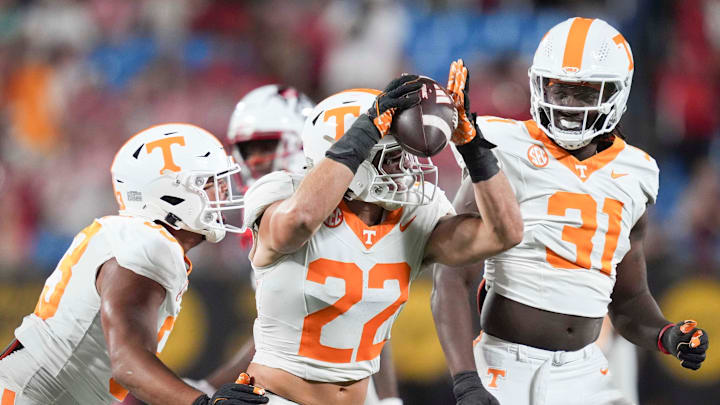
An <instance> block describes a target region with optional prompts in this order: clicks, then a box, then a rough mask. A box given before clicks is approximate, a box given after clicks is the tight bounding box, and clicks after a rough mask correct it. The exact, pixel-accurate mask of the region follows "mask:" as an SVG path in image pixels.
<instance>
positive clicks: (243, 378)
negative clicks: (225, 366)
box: [235, 373, 265, 395]
mask: <svg viewBox="0 0 720 405" xmlns="http://www.w3.org/2000/svg"><path fill="white" fill-rule="evenodd" d="M235 384H243V385H249V386H251V387H253V394H257V395H265V389H264V388H261V387H257V386H254V385H255V377H250V375H249V374H247V373H240V375H239V376H238V378H237V380H235Z"/></svg>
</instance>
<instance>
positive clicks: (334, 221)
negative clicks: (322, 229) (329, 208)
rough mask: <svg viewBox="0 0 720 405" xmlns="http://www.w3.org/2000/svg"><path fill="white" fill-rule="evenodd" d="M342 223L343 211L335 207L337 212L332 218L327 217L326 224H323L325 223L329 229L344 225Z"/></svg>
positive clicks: (333, 213)
mask: <svg viewBox="0 0 720 405" xmlns="http://www.w3.org/2000/svg"><path fill="white" fill-rule="evenodd" d="M342 221H343V213H342V210H341V209H340V207H335V211H333V212H332V214H330V216H329V217H327V219H325V222H323V223H324V224H325V226H327V227H328V228H335V227H337V226H338V225H340V224H342Z"/></svg>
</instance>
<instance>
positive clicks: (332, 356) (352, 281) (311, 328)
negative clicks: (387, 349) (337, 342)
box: [298, 259, 363, 363]
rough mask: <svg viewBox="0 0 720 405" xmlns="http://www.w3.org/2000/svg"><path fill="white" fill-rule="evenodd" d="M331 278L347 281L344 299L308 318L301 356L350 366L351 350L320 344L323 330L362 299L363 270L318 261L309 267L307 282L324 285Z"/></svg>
mask: <svg viewBox="0 0 720 405" xmlns="http://www.w3.org/2000/svg"><path fill="white" fill-rule="evenodd" d="M328 277H336V278H340V279H343V280H344V281H345V295H343V296H342V297H340V299H339V300H337V301H336V302H335V303H334V304H333V305H331V306H329V307H327V308H323V309H321V310H319V311H316V312H313V313H312V314H310V315H308V316H306V317H305V320H304V321H303V331H302V336H301V337H300V350H299V351H298V354H299V355H301V356H305V357H310V358H313V359H316V360H322V361H327V362H330V363H349V362H350V359H351V358H352V352H353V349H352V348H347V349H338V348H335V347H329V346H325V345H323V344H322V343H320V335H321V334H322V327H323V326H325V324H327V323H330V322H331V321H332V320H333V319H335V318H337V317H338V316H340V315H342V314H343V313H345V312H346V311H347V310H349V309H350V307H352V306H353V305H355V304H357V303H358V302H360V300H361V299H362V288H363V285H362V281H363V274H362V270H360V268H359V267H358V266H356V265H355V264H354V263H341V262H336V261H334V260H328V259H318V260H315V261H314V262H312V263H310V265H309V266H308V274H307V280H308V281H313V282H316V283H319V284H325V280H326V279H327V278H328Z"/></svg>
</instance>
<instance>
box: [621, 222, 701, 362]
mask: <svg viewBox="0 0 720 405" xmlns="http://www.w3.org/2000/svg"><path fill="white" fill-rule="evenodd" d="M646 227H647V213H646V214H644V215H643V216H642V217H641V218H640V219H639V220H638V222H637V223H636V224H635V226H634V227H633V229H632V231H631V232H630V251H629V252H628V253H627V254H626V255H625V257H624V258H623V259H622V261H621V262H620V263H618V265H617V280H616V281H615V287H614V289H613V293H612V296H611V298H612V302H611V303H610V305H609V306H608V311H609V313H610V319H611V320H612V323H613V326H614V327H615V329H616V330H617V331H618V332H619V333H620V334H621V335H622V336H623V337H624V338H625V339H627V340H629V341H631V342H632V343H634V344H636V345H638V346H640V347H644V348H646V349H648V350H660V351H661V352H663V353H666V354H672V355H673V356H675V357H677V358H678V359H679V360H680V361H681V362H682V366H683V367H686V368H690V369H693V370H697V369H698V368H700V365H701V363H702V362H703V361H704V360H705V351H706V350H707V347H708V336H707V332H705V331H704V330H702V329H698V328H696V327H695V326H696V325H697V324H696V323H695V321H681V322H678V323H676V324H673V323H671V322H669V321H668V320H667V319H665V317H664V316H663V314H662V311H661V310H660V308H659V307H658V305H657V302H655V298H653V296H652V295H651V294H650V290H649V288H648V284H647V268H646V264H645V250H644V249H643V239H644V236H645V228H646Z"/></svg>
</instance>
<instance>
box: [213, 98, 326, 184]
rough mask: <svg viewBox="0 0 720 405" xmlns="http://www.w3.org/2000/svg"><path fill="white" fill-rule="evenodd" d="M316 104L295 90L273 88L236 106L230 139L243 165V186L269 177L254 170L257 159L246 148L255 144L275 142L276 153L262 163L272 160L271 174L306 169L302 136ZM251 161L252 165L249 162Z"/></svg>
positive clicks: (237, 158)
mask: <svg viewBox="0 0 720 405" xmlns="http://www.w3.org/2000/svg"><path fill="white" fill-rule="evenodd" d="M313 106H314V103H313V102H312V101H310V99H309V98H308V97H307V96H306V95H304V94H303V93H300V92H299V91H298V90H296V89H295V88H294V87H288V86H280V85H277V84H269V85H266V86H261V87H258V88H257V89H255V90H253V91H251V92H249V93H248V94H246V95H245V97H243V98H242V99H241V100H240V101H239V102H238V103H237V106H235V110H234V111H233V113H232V116H231V117H230V124H229V125H228V133H227V139H228V143H229V144H230V145H232V154H233V156H234V157H235V160H236V161H237V162H238V164H239V165H240V169H241V172H240V174H241V179H242V182H243V186H245V187H249V186H251V185H252V183H253V182H254V181H255V180H257V179H258V178H259V177H262V176H263V175H265V174H267V173H254V172H253V170H251V167H252V166H253V162H252V160H253V159H256V157H253V156H248V154H249V153H248V151H246V150H245V149H246V148H245V146H247V145H249V142H251V141H272V142H273V143H274V144H276V145H275V146H274V151H275V152H274V153H273V154H271V155H269V156H268V155H265V156H263V157H260V158H259V159H263V160H272V163H271V167H270V170H268V173H269V172H271V171H275V170H289V171H292V172H299V171H301V170H302V168H303V167H304V165H305V158H304V156H303V154H302V143H301V141H300V132H301V131H302V129H303V125H304V123H305V118H307V116H308V115H309V114H310V111H312V109H313ZM248 159H250V161H249V160H248Z"/></svg>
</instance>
